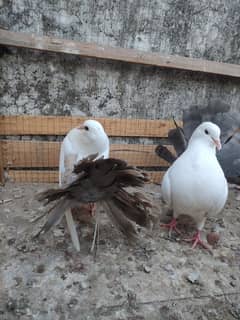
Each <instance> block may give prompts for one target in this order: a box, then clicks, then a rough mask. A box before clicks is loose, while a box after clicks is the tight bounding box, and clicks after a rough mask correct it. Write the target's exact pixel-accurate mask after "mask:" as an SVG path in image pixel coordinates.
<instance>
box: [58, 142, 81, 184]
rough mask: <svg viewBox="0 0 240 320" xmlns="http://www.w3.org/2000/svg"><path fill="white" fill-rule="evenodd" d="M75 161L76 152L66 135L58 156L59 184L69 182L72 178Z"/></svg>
mask: <svg viewBox="0 0 240 320" xmlns="http://www.w3.org/2000/svg"><path fill="white" fill-rule="evenodd" d="M76 161H77V153H76V152H75V151H74V149H73V146H72V143H71V141H70V139H69V138H68V136H66V137H65V138H64V140H63V142H62V145H61V150H60V158H59V185H60V186H62V185H63V184H66V183H70V182H71V180H72V170H73V166H74V164H75V163H76Z"/></svg>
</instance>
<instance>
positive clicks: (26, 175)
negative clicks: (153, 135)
mask: <svg viewBox="0 0 240 320" xmlns="http://www.w3.org/2000/svg"><path fill="white" fill-rule="evenodd" d="M146 172H147V173H148V174H149V177H150V179H151V181H150V182H154V183H160V182H161V179H162V176H163V174H164V172H163V171H146ZM8 176H9V178H10V179H11V181H13V182H26V183H58V171H43V170H39V171H38V170H9V172H8Z"/></svg>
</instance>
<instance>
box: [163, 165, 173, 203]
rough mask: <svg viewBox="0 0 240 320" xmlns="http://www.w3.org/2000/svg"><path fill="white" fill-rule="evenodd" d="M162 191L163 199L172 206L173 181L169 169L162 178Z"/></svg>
mask: <svg viewBox="0 0 240 320" xmlns="http://www.w3.org/2000/svg"><path fill="white" fill-rule="evenodd" d="M161 192H162V199H163V200H164V202H166V204H167V205H168V207H169V208H171V207H172V197H171V181H170V179H169V173H168V171H167V172H166V173H165V175H164V177H163V180H162V185H161Z"/></svg>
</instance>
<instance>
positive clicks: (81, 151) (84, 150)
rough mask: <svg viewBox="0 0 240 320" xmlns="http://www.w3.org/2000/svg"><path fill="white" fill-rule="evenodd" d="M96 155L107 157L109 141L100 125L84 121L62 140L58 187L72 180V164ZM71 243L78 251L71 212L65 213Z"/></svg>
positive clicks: (78, 245)
mask: <svg viewBox="0 0 240 320" xmlns="http://www.w3.org/2000/svg"><path fill="white" fill-rule="evenodd" d="M96 153H97V154H98V157H97V158H100V157H104V158H108V157H109V139H108V136H107V134H106V133H105V131H104V129H103V127H102V125H101V124H100V123H99V122H98V121H96V120H86V121H85V122H84V123H83V125H80V126H79V127H76V128H73V129H72V130H70V131H69V132H68V134H67V135H66V137H65V138H64V139H63V142H62V144H61V150H60V159H59V186H62V185H64V184H67V183H70V182H72V181H73V180H74V178H75V177H74V175H73V173H72V171H73V167H74V164H76V163H77V162H78V161H80V160H82V159H83V158H85V157H87V156H89V155H92V154H96ZM65 216H66V220H67V225H68V229H69V232H70V235H71V238H72V242H73V244H74V246H75V248H76V250H77V251H80V242H79V238H78V234H77V231H76V227H75V223H74V220H73V216H72V212H71V210H67V211H66V213H65Z"/></svg>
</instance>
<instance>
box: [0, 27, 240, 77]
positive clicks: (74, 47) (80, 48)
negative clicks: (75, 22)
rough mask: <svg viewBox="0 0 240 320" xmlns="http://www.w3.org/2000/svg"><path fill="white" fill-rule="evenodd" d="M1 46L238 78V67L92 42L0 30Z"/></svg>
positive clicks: (239, 75)
mask: <svg viewBox="0 0 240 320" xmlns="http://www.w3.org/2000/svg"><path fill="white" fill-rule="evenodd" d="M0 44H1V45H6V46H13V47H21V48H28V49H35V50H41V51H51V52H62V53H68V54H74V55H79V56H83V57H91V58H100V59H108V60H117V61H124V62H131V63H138V64H145V65H151V66H158V67H164V68H174V69H183V70H190V71H200V72H205V73H213V74H219V75H225V76H231V77H237V78H239V77H240V66H239V65H237V64H230V63H222V62H215V61H209V60H202V59H194V58H187V57H181V56H172V55H165V56H164V55H160V54H159V53H149V52H145V51H140V50H134V49H124V48H112V47H107V46H101V45H97V44H94V43H84V42H79V41H72V40H65V39H59V38H54V37H46V36H37V35H35V34H25V33H20V32H11V31H7V30H3V29H0Z"/></svg>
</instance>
